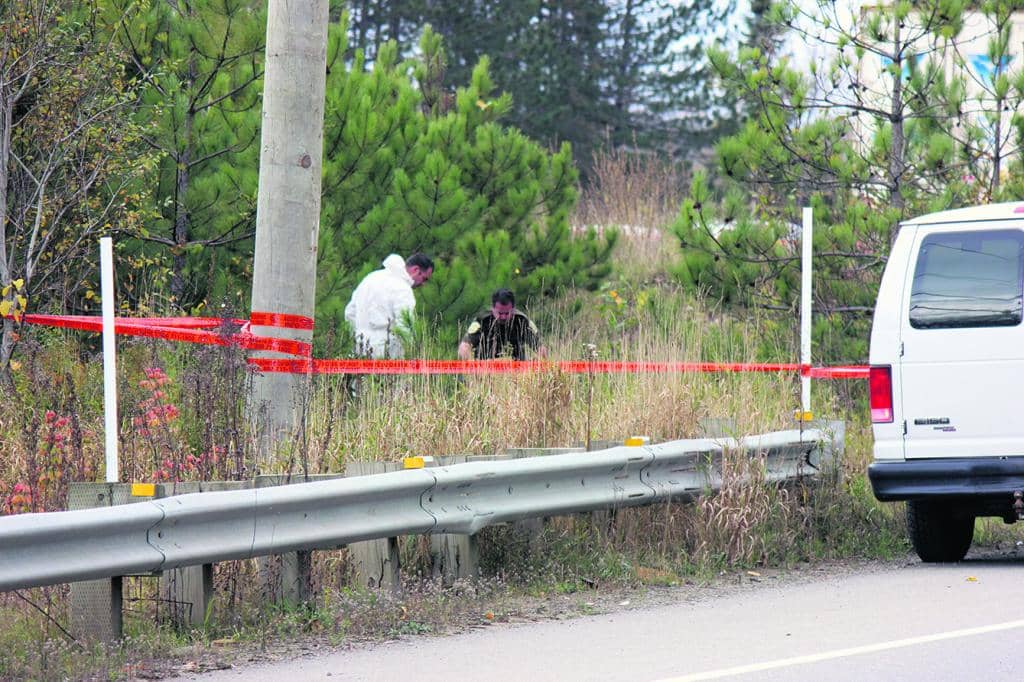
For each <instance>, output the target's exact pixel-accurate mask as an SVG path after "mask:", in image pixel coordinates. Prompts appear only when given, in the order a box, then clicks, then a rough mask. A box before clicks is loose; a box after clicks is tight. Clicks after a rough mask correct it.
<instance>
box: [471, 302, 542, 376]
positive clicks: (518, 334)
mask: <svg viewBox="0 0 1024 682" xmlns="http://www.w3.org/2000/svg"><path fill="white" fill-rule="evenodd" d="M527 347H530V348H532V349H533V350H534V351H535V352H536V354H537V356H538V357H541V358H543V357H545V356H546V355H547V350H546V349H545V348H544V346H543V345H542V344H541V343H540V335H539V334H538V333H537V325H535V324H534V323H533V322H532V321H531V320H530V318H528V317H527V316H526V315H524V314H523V313H521V312H519V311H518V310H516V297H515V294H513V293H512V292H511V291H510V290H509V289H498V290H497V291H495V292H494V294H492V295H491V310H490V312H488V313H485V314H483V315H480V316H479V317H477V318H476V319H475V320H473V322H472V324H470V325H469V329H467V330H466V335H465V336H463V337H462V342H461V343H460V344H459V357H460V358H462V359H463V360H471V359H473V358H474V357H475V358H476V359H477V360H491V359H494V358H501V357H507V358H512V359H513V360H525V359H526V348H527Z"/></svg>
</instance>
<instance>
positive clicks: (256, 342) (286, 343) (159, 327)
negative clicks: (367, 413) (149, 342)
mask: <svg viewBox="0 0 1024 682" xmlns="http://www.w3.org/2000/svg"><path fill="white" fill-rule="evenodd" d="M23 320H24V322H25V323H27V324H43V325H47V326H51V327H61V328H64V329H78V330H82V331H91V332H102V331H103V320H102V319H101V318H99V317H93V316H87V315H38V314H29V315H25V316H24V317H23ZM225 322H227V323H229V324H235V325H237V326H239V327H244V326H245V325H246V324H248V323H247V322H246V321H245V320H221V319H218V318H212V317H208V318H203V317H192V318H188V317H185V318H162V317H155V318H154V317H149V318H128V317H117V318H114V333H116V334H120V335H123V336H143V337H146V338H151V339H163V340H165V341H183V342H186V343H202V344H207V345H216V346H230V345H236V346H238V347H240V348H245V349H247V350H265V351H273V352H277V353H285V354H287V355H298V356H304V357H308V356H309V355H311V354H312V352H313V347H312V345H311V344H309V343H306V342H305V341H296V340H293V339H277V338H273V337H269V336H256V335H255V334H250V333H249V332H246V331H242V332H236V333H234V334H226V335H225V334H218V333H217V332H214V331H207V330H206V329H208V328H211V327H212V328H216V327H220V326H222V325H223V324H224V323H225ZM204 328H206V329H204Z"/></svg>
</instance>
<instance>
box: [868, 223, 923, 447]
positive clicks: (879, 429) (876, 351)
mask: <svg viewBox="0 0 1024 682" xmlns="http://www.w3.org/2000/svg"><path fill="white" fill-rule="evenodd" d="M916 234H917V228H916V227H915V226H913V225H904V226H902V227H901V228H900V231H899V234H898V235H897V237H896V241H895V243H894V244H893V247H892V251H891V252H890V253H889V261H888V263H887V265H886V268H885V272H884V273H883V274H882V282H881V284H880V285H879V288H878V302H877V304H876V306H875V314H874V319H873V321H872V325H871V346H870V362H871V364H872V365H888V366H890V367H891V368H892V392H893V406H892V407H893V420H892V422H891V423H887V424H874V425H873V432H874V436H875V445H874V455H875V459H882V460H890V459H900V460H901V459H903V457H904V453H903V408H902V404H901V402H900V399H899V396H900V395H901V391H902V382H901V380H900V372H899V363H900V311H901V310H902V309H903V298H904V296H903V292H904V290H905V289H906V281H907V278H908V275H907V271H908V267H907V264H908V263H909V262H910V260H911V255H912V251H911V249H912V247H913V243H914V237H915V235H916Z"/></svg>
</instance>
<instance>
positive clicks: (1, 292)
mask: <svg viewBox="0 0 1024 682" xmlns="http://www.w3.org/2000/svg"><path fill="white" fill-rule="evenodd" d="M10 293H11V285H10V284H8V285H7V286H5V287H4V288H3V289H0V296H7V295H8V294H10Z"/></svg>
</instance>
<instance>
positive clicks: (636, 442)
mask: <svg viewBox="0 0 1024 682" xmlns="http://www.w3.org/2000/svg"><path fill="white" fill-rule="evenodd" d="M650 440H651V439H650V438H648V437H647V436H630V437H629V438H627V439H626V442H625V443H623V445H626V446H628V447H633V448H635V447H639V446H641V445H647V442H648V441H650Z"/></svg>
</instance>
